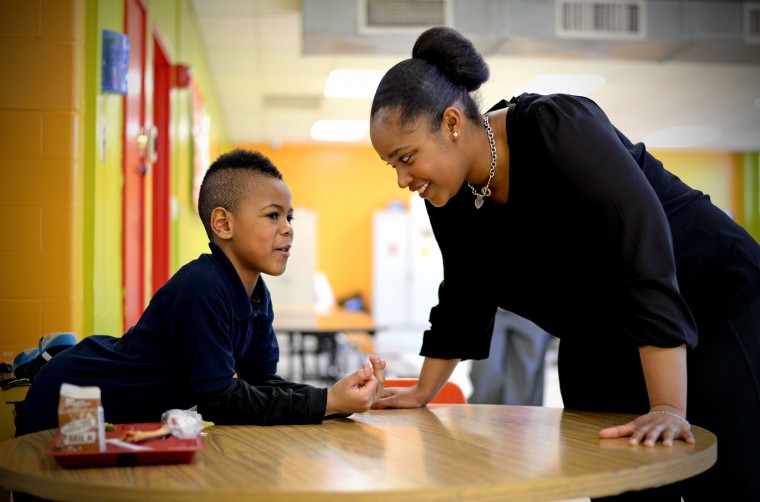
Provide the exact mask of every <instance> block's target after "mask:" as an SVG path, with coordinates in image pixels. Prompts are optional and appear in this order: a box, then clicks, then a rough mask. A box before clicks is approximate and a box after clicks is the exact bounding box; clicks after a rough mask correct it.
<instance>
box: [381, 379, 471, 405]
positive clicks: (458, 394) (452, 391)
mask: <svg viewBox="0 0 760 502" xmlns="http://www.w3.org/2000/svg"><path fill="white" fill-rule="evenodd" d="M416 383H417V379H416V378H386V379H385V387H386V388H387V387H411V386H412V385H415V384H416ZM430 404H467V397H465V395H464V392H462V388H461V387H460V386H459V385H457V384H456V383H454V382H446V383H445V384H444V385H443V388H441V390H440V392H438V395H436V396H435V397H434V398H433V400H432V401H430Z"/></svg>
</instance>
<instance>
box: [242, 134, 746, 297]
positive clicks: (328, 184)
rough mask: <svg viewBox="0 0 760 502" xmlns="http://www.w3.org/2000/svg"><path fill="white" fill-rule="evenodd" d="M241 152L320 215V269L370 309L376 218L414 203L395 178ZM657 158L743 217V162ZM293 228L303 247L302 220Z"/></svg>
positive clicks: (357, 159) (338, 293)
mask: <svg viewBox="0 0 760 502" xmlns="http://www.w3.org/2000/svg"><path fill="white" fill-rule="evenodd" d="M241 146H243V147H248V148H252V149H257V150H259V151H261V152H262V153H263V154H265V155H267V156H268V157H269V158H270V159H271V160H272V162H274V163H275V165H276V166H277V167H278V168H279V169H280V171H281V172H282V174H283V177H284V178H285V181H286V182H287V184H288V186H290V189H291V191H292V193H293V205H294V206H296V207H297V206H305V207H308V208H309V209H312V210H315V211H316V212H317V214H318V217H317V218H318V226H319V228H318V237H317V238H318V243H317V249H318V251H317V254H318V255H317V268H318V269H319V270H320V271H322V272H324V273H325V274H327V277H328V278H329V280H330V283H331V285H332V287H333V290H334V292H335V297H336V298H337V299H341V298H343V297H346V296H348V295H352V294H354V293H356V292H360V293H361V295H362V297H363V298H364V300H365V301H366V302H368V306H371V301H372V263H371V261H372V213H373V212H375V211H377V210H379V209H383V208H384V207H385V206H386V205H387V204H388V203H389V202H390V201H401V202H403V203H404V204H406V203H407V202H408V200H409V196H410V194H409V192H408V191H404V190H401V189H399V188H398V185H397V184H396V177H395V173H394V171H393V170H392V169H391V168H390V167H388V166H386V165H385V163H384V162H382V161H381V160H380V158H379V157H378V156H377V154H376V153H375V151H374V150H373V149H372V148H371V147H370V146H351V145H346V144H337V143H336V144H333V145H329V144H325V145H318V146H311V145H310V146H305V145H302V146H290V145H288V146H283V147H281V148H276V149H275V148H270V147H265V146H259V145H241ZM653 154H654V155H655V156H657V157H658V158H659V159H660V160H661V161H662V162H663V163H664V164H665V167H666V168H667V169H669V170H670V171H671V172H673V173H675V174H676V175H677V176H679V177H680V178H681V179H682V180H683V181H684V182H686V183H687V184H689V185H691V186H692V187H693V188H696V189H699V190H702V191H703V192H705V193H707V194H709V195H710V196H711V198H712V200H713V202H714V203H715V204H716V205H718V206H719V207H720V208H722V209H724V210H727V211H729V212H731V213H733V214H734V215H736V216H738V217H740V216H741V214H740V211H739V210H738V201H737V193H738V189H737V179H738V178H737V172H738V169H739V168H740V156H739V155H736V154H728V153H724V152H680V151H679V152H676V151H669V150H668V151H659V152H653ZM737 219H740V218H737ZM294 225H295V231H296V240H295V245H298V213H296V215H295V221H294Z"/></svg>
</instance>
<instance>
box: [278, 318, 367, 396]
mask: <svg viewBox="0 0 760 502" xmlns="http://www.w3.org/2000/svg"><path fill="white" fill-rule="evenodd" d="M375 329H376V326H375V321H374V319H372V316H370V315H369V314H368V313H366V312H354V311H349V310H345V309H340V308H336V309H333V310H332V311H330V312H329V313H327V314H293V313H285V314H275V318H274V330H275V333H277V334H278V335H284V336H287V337H288V354H289V362H290V365H289V366H288V371H287V373H286V374H285V375H286V377H287V378H288V379H289V380H293V381H299V382H309V383H324V384H329V385H332V384H333V383H335V382H337V381H338V380H339V379H340V378H341V377H342V376H343V375H344V374H345V373H346V372H351V371H354V370H358V369H359V368H361V363H359V364H357V365H355V366H352V367H350V368H344V367H343V365H342V364H341V361H340V359H339V357H338V350H339V347H340V344H341V341H340V339H339V336H340V335H342V334H357V333H361V334H366V335H368V336H372V335H374V333H375ZM321 359H325V361H322V360H321Z"/></svg>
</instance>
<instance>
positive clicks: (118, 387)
mask: <svg viewBox="0 0 760 502" xmlns="http://www.w3.org/2000/svg"><path fill="white" fill-rule="evenodd" d="M209 246H210V248H211V254H203V255H201V256H200V257H199V258H198V259H196V260H194V261H192V262H190V263H188V264H186V265H185V266H183V267H182V268H181V269H180V270H179V271H177V273H176V274H175V275H174V276H173V277H172V278H171V279H170V280H169V281H167V282H166V284H165V285H164V286H163V287H161V288H160V289H159V290H158V291H157V292H156V294H155V295H154V297H153V298H152V300H151V301H150V304H149V305H148V307H147V309H146V310H145V312H144V313H143V315H142V317H141V318H140V320H139V321H138V322H137V324H136V325H135V326H133V327H132V328H131V329H130V330H129V331H128V332H127V333H126V334H125V335H123V336H122V337H118V338H117V337H111V336H104V335H95V336H90V337H87V338H85V339H84V340H82V341H81V342H79V343H78V344H77V345H75V346H74V347H72V348H70V349H68V350H66V351H64V352H62V353H60V354H58V355H57V356H56V357H54V358H53V359H52V360H51V361H50V362H48V363H47V364H46V365H45V366H44V367H43V368H42V370H41V371H40V373H39V374H38V375H37V377H36V379H35V380H34V383H33V385H32V387H31V388H30V390H29V393H28V395H27V398H26V400H25V401H24V405H23V412H22V419H21V420H20V423H19V424H17V427H18V429H19V430H18V433H19V434H25V433H28V432H33V431H37V430H43V429H48V428H53V427H57V425H58V422H57V406H58V394H59V390H60V386H61V383H63V382H68V383H71V384H74V385H82V386H85V385H97V386H99V387H100V388H101V392H102V402H103V407H104V409H105V418H106V421H107V422H112V423H129V422H151V421H158V420H160V418H161V414H162V413H163V412H164V411H166V410H169V409H174V408H180V409H186V408H190V407H192V406H194V405H195V404H196V403H197V397H198V396H199V395H201V394H204V393H208V392H211V391H219V390H222V389H225V388H227V387H229V386H230V385H232V383H233V377H234V375H235V373H237V374H238V376H239V377H240V378H242V379H248V380H250V381H257V380H261V378H262V377H263V376H264V375H273V374H274V373H275V372H276V369H277V362H278V359H279V347H278V344H277V339H276V338H275V333H274V330H273V328H272V320H273V318H274V314H273V309H272V305H271V302H270V296H269V292H268V290H267V288H266V285H265V284H264V281H263V280H262V278H259V281H258V282H257V284H256V287H255V289H254V292H253V294H252V295H251V297H248V295H247V293H246V290H245V288H244V286H243V283H242V281H241V280H240V278H239V276H238V274H237V272H236V271H235V268H234V267H233V266H232V263H231V262H230V261H229V260H228V259H227V257H226V256H225V255H224V253H223V252H222V251H221V249H219V248H218V247H217V246H216V245H214V244H213V243H212V244H209ZM322 392H324V391H322Z"/></svg>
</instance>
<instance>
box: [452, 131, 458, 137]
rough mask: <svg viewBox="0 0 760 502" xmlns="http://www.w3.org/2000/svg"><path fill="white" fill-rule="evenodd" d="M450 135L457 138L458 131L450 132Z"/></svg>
mask: <svg viewBox="0 0 760 502" xmlns="http://www.w3.org/2000/svg"><path fill="white" fill-rule="evenodd" d="M451 135H452V136H454V138H458V137H459V133H458V132H456V131H454V132H452V133H451Z"/></svg>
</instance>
